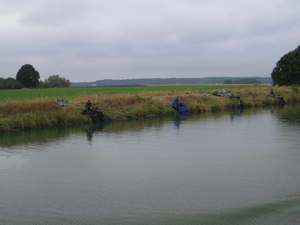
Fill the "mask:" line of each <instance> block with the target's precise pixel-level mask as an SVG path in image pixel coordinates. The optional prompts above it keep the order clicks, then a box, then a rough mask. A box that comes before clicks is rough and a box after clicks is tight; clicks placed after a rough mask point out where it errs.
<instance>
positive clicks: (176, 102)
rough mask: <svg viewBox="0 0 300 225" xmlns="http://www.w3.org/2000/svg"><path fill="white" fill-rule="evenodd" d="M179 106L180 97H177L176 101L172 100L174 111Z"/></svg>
mask: <svg viewBox="0 0 300 225" xmlns="http://www.w3.org/2000/svg"><path fill="white" fill-rule="evenodd" d="M178 106H179V96H177V97H176V98H174V99H173V100H172V107H173V108H174V109H178Z"/></svg>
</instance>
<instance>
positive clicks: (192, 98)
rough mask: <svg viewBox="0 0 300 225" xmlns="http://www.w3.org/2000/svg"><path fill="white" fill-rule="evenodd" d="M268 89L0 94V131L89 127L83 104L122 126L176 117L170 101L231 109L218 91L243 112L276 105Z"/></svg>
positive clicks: (290, 96)
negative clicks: (134, 121) (242, 107)
mask: <svg viewBox="0 0 300 225" xmlns="http://www.w3.org/2000/svg"><path fill="white" fill-rule="evenodd" d="M270 88H273V87H265V86H247V85H242V86H241V85H240V86H232V85H231V86H224V85H221V86H216V85H205V86H193V85H185V86H184V85H182V86H151V87H148V86H141V87H118V88H117V87H105V88H104V87H101V88H99V87H98V88H62V89H36V90H35V89H26V90H16V91H13V90H9V91H1V94H2V95H1V99H0V131H11V130H24V129H31V128H40V127H51V126H65V125H71V124H86V123H91V119H90V118H89V116H83V115H81V114H80V113H79V112H80V109H82V108H83V107H84V105H85V103H86V101H87V100H88V99H90V100H91V101H92V103H93V106H97V107H98V108H100V109H102V111H103V112H104V114H105V117H106V118H107V119H108V120H124V119H129V118H137V117H140V118H151V117H157V116H161V115H173V114H176V112H175V111H174V110H173V109H172V108H171V107H169V105H170V104H171V101H170V99H172V98H174V97H175V96H180V100H181V101H182V102H185V103H186V104H187V105H188V106H189V109H190V111H191V113H202V112H207V111H210V110H226V109H236V108H237V103H236V100H235V99H234V100H229V98H228V93H226V97H216V96H213V95H212V93H213V92H216V91H217V92H221V91H222V90H223V89H226V90H228V91H230V92H231V93H234V94H235V96H240V97H241V99H242V100H243V102H244V104H245V107H256V106H260V105H273V104H277V99H276V98H272V97H270V96H269V94H270ZM273 89H274V92H275V94H276V95H280V96H282V97H284V100H285V101H286V102H287V103H296V102H300V96H299V94H298V93H297V91H295V90H293V89H292V88H291V87H281V88H273ZM56 90H57V91H56ZM5 96H6V97H5ZM62 98H63V99H64V100H65V101H67V102H64V103H65V106H61V105H58V104H57V99H62Z"/></svg>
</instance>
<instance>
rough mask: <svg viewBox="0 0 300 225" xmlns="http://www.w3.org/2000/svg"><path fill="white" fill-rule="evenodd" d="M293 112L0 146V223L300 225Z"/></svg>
mask: <svg viewBox="0 0 300 225" xmlns="http://www.w3.org/2000/svg"><path fill="white" fill-rule="evenodd" d="M299 132H300V106H299V105H285V106H284V107H277V106H276V107H272V108H259V109H245V110H243V111H234V110H233V111H229V112H215V113H203V114H200V115H189V116H180V117H178V116H177V117H162V118H156V119H151V120H133V121H124V122H111V123H106V124H100V125H96V126H92V125H85V126H76V127H67V128H66V127H65V128H55V129H54V128H53V129H45V130H34V131H26V132H24V133H23V134H20V133H13V132H11V133H2V134H1V137H0V224H1V225H2V224H3V225H9V224H12V225H15V224H22V225H27V224H28V225H29V224H30V225H33V224H63V225H68V224H165V225H167V224H218V225H219V224H222V225H226V224H231V225H232V224H239V225H240V224H263V225H268V224H270V225H271V224H272V225H281V224H282V225H283V224H295V225H296V224H300V148H299V146H300V140H299Z"/></svg>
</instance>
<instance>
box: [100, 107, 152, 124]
mask: <svg viewBox="0 0 300 225" xmlns="http://www.w3.org/2000/svg"><path fill="white" fill-rule="evenodd" d="M101 111H102V112H104V113H111V114H116V115H119V116H125V117H129V118H136V119H141V120H148V121H153V120H150V119H147V118H143V117H137V116H131V115H126V114H121V113H115V112H110V111H105V110H102V109H101Z"/></svg>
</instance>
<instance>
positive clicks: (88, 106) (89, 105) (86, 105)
mask: <svg viewBox="0 0 300 225" xmlns="http://www.w3.org/2000/svg"><path fill="white" fill-rule="evenodd" d="M85 107H86V108H87V109H89V108H91V107H92V103H91V102H90V101H88V102H87V103H86V104H85Z"/></svg>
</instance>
